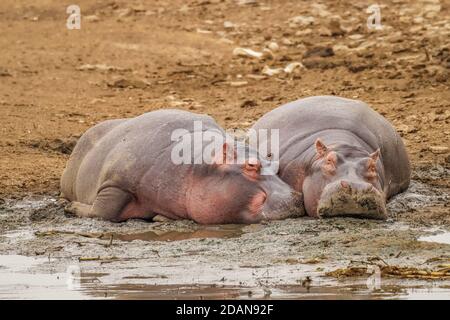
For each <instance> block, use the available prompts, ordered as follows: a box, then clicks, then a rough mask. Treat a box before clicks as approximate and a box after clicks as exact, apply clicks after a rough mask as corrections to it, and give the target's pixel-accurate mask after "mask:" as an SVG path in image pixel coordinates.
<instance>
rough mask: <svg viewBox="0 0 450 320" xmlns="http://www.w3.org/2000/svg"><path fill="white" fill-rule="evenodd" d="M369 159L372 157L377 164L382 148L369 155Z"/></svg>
mask: <svg viewBox="0 0 450 320" xmlns="http://www.w3.org/2000/svg"><path fill="white" fill-rule="evenodd" d="M369 157H370V158H371V159H372V160H373V161H375V162H377V160H378V158H379V157H380V148H378V149H377V150H375V152H373V153H371V154H370V155H369Z"/></svg>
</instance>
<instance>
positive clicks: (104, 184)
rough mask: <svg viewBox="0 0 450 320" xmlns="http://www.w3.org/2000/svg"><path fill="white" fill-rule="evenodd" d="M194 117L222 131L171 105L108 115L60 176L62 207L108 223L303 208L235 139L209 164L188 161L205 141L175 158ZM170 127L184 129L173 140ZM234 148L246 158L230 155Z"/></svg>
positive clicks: (236, 217) (251, 217) (209, 123)
mask: <svg viewBox="0 0 450 320" xmlns="http://www.w3.org/2000/svg"><path fill="white" fill-rule="evenodd" d="M194 121H201V122H202V126H203V128H202V129H203V131H205V130H210V131H212V132H215V133H218V134H219V135H220V136H223V137H226V134H225V133H224V131H223V130H222V129H221V128H220V127H219V126H218V125H217V123H216V122H215V121H214V120H213V119H212V118H211V117H209V116H206V115H198V114H193V113H190V112H186V111H180V110H170V109H165V110H158V111H153V112H149V113H145V114H143V115H141V116H138V117H136V118H132V119H118V120H108V121H105V122H102V123H100V124H98V125H96V126H94V127H93V128H91V129H89V130H87V132H86V133H84V135H83V136H82V137H81V138H80V140H79V141H78V143H77V145H76V146H75V149H74V151H73V153H72V155H71V156H70V159H69V161H68V164H67V167H66V169H65V171H64V173H63V175H62V178H61V196H62V197H63V198H66V199H68V200H70V201H71V203H70V204H69V205H68V206H67V207H66V211H68V212H71V213H73V214H76V215H78V216H82V217H99V218H103V219H105V220H110V221H124V220H127V219H130V218H141V219H151V218H154V217H155V216H157V215H158V216H163V217H167V218H170V219H191V220H194V221H196V222H198V223H202V224H222V223H254V222H258V221H261V220H263V219H283V218H287V217H291V216H298V215H302V214H304V212H302V211H301V208H299V206H298V203H299V201H301V196H300V195H299V194H298V193H296V192H294V191H293V190H292V188H291V187H289V186H288V185H287V184H286V183H284V182H283V181H282V180H281V179H280V178H279V177H278V176H277V175H276V172H275V173H274V174H272V175H261V170H262V169H263V168H264V167H266V166H268V165H269V163H268V161H266V160H264V159H259V156H258V155H257V153H256V152H255V151H254V150H249V148H248V147H247V146H246V145H244V144H242V143H237V144H230V143H226V142H225V143H223V144H221V145H220V149H218V150H220V152H219V153H218V154H214V153H213V154H212V155H211V159H210V160H211V161H212V163H210V164H207V163H200V164H193V163H197V162H194V160H196V159H197V160H198V157H201V155H202V152H203V150H204V149H205V148H206V146H202V147H201V148H200V149H197V151H194V152H193V153H192V156H191V159H190V160H191V161H190V164H184V163H182V164H175V163H174V162H173V161H172V160H171V159H172V158H171V154H172V148H173V147H174V146H175V145H178V146H180V144H179V143H180V139H181V140H183V139H184V138H189V137H192V135H193V134H194V125H193V123H194ZM176 129H186V134H184V135H183V136H182V137H179V139H178V140H175V141H172V140H173V139H172V137H171V135H172V133H173V131H174V130H176ZM183 141H184V140H183ZM241 149H244V150H247V152H248V153H249V154H250V156H249V159H251V160H249V161H247V162H245V163H243V164H237V163H236V161H234V163H233V161H230V159H231V160H233V159H235V157H236V153H237V152H238V151H239V150H241ZM200 159H201V158H200Z"/></svg>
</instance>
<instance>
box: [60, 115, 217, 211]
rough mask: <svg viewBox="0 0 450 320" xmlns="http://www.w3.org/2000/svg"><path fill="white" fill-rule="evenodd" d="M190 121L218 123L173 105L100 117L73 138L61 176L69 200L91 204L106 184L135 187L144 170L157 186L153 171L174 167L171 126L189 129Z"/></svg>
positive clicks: (206, 126) (159, 173)
mask: <svg viewBox="0 0 450 320" xmlns="http://www.w3.org/2000/svg"><path fill="white" fill-rule="evenodd" d="M194 121H201V122H202V125H203V128H204V129H216V130H218V128H219V127H218V125H217V124H216V123H215V121H214V120H213V119H212V118H211V117H209V116H205V115H199V114H193V113H190V112H187V111H181V110H172V109H163V110H157V111H153V112H149V113H145V114H143V115H141V116H138V117H136V118H131V119H125V120H124V119H122V120H111V121H106V122H103V123H100V124H99V125H97V126H95V127H93V128H91V129H89V130H88V131H87V132H86V133H85V134H84V135H83V136H82V137H81V139H80V141H79V142H78V144H77V146H76V148H75V150H74V153H73V154H72V155H71V159H70V160H69V163H68V165H67V168H66V170H65V173H64V175H63V178H62V183H61V189H62V193H63V194H64V196H65V197H66V198H68V199H69V200H76V201H81V202H83V203H88V204H92V202H93V201H94V200H95V197H96V195H97V193H98V191H99V190H101V189H102V188H105V187H109V186H120V188H121V189H124V190H127V191H129V192H131V193H135V192H136V188H137V186H138V185H139V182H140V180H141V179H142V177H143V176H144V175H149V173H150V174H151V175H153V176H154V177H155V181H154V185H155V188H156V187H157V186H158V185H159V184H161V183H163V179H161V181H159V180H158V179H159V178H158V177H161V176H163V175H164V173H165V172H167V171H170V170H173V168H174V166H173V164H172V163H171V161H170V151H171V148H170V146H171V145H172V144H173V143H174V141H172V140H171V135H172V132H173V131H174V130H176V129H180V128H183V129H186V130H188V131H189V132H192V131H194V129H193V126H194V124H193V123H194ZM220 130H221V129H220Z"/></svg>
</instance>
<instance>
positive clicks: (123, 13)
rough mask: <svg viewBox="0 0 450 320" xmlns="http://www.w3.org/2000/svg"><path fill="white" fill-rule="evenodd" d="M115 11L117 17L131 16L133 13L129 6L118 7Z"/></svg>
mask: <svg viewBox="0 0 450 320" xmlns="http://www.w3.org/2000/svg"><path fill="white" fill-rule="evenodd" d="M116 13H117V14H118V16H119V18H124V17H128V16H131V15H132V14H133V10H131V9H130V8H125V9H118V10H116Z"/></svg>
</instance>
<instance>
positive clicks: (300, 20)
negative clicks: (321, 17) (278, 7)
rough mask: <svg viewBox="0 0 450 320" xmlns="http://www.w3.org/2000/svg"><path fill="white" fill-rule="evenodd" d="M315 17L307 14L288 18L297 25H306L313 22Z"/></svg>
mask: <svg viewBox="0 0 450 320" xmlns="http://www.w3.org/2000/svg"><path fill="white" fill-rule="evenodd" d="M315 20H316V19H314V17H309V16H296V17H293V18H291V19H289V23H291V24H294V25H298V26H308V25H311V24H313V23H314V21H315Z"/></svg>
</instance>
